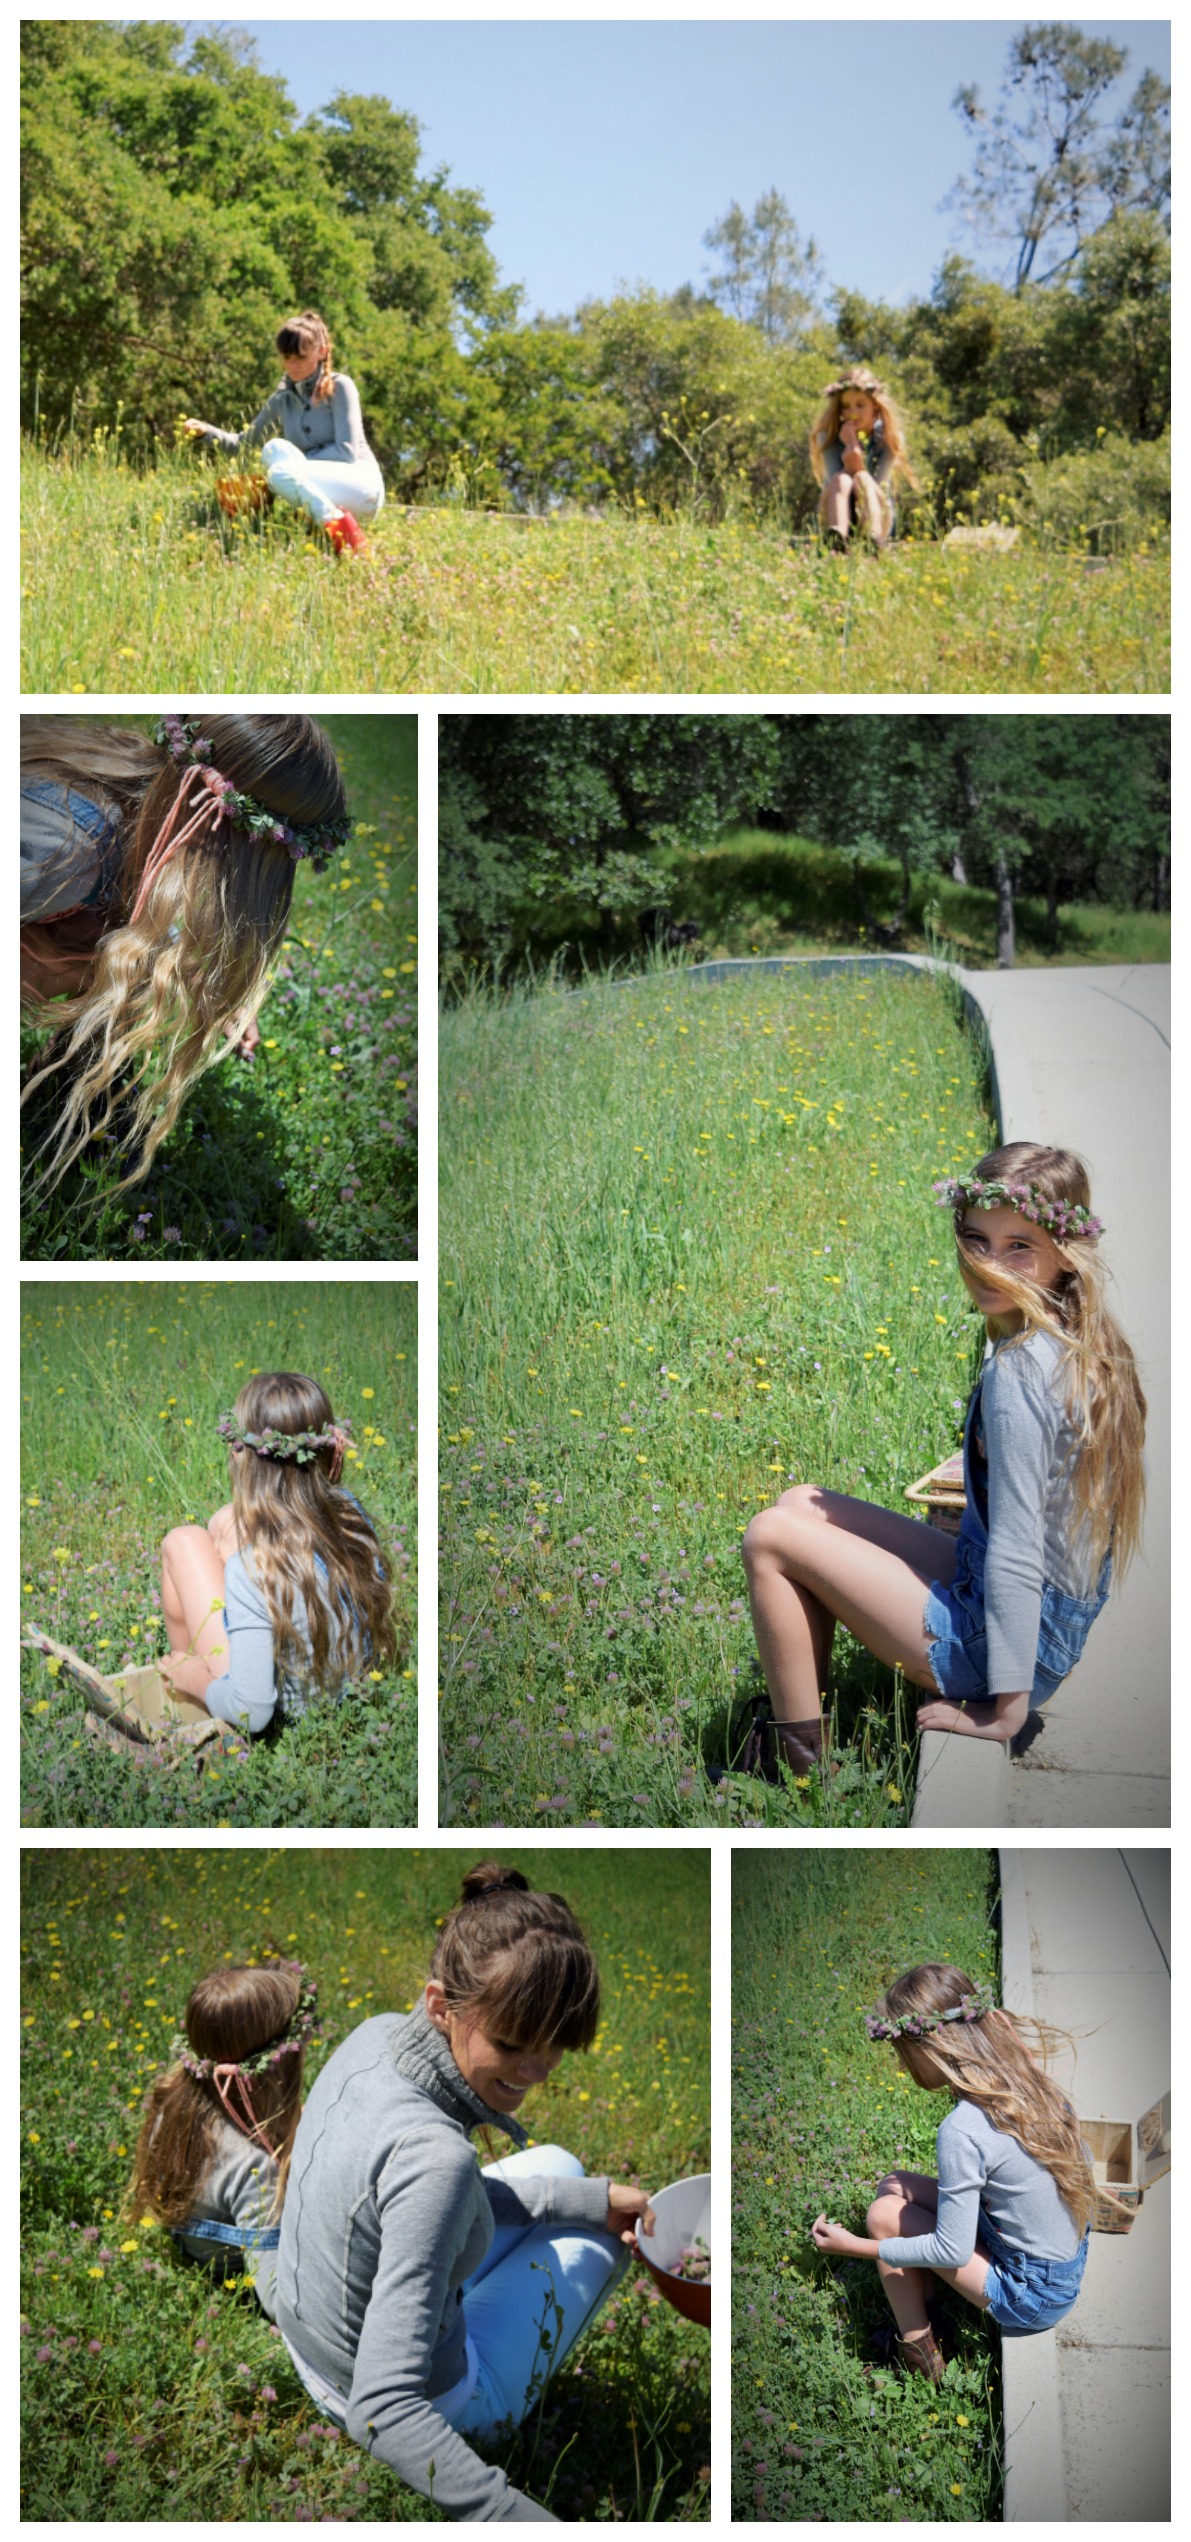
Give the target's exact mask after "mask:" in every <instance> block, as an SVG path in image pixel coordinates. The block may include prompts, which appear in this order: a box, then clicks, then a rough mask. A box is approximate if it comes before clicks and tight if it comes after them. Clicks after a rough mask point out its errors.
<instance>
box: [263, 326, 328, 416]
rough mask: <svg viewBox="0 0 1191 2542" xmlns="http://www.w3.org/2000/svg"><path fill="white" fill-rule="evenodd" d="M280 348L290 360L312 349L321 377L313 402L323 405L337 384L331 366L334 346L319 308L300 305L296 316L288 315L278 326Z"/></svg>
mask: <svg viewBox="0 0 1191 2542" xmlns="http://www.w3.org/2000/svg"><path fill="white" fill-rule="evenodd" d="M276 341H277V350H278V352H279V353H280V354H282V355H283V356H284V355H287V354H288V355H289V356H290V358H291V360H292V359H293V358H294V357H295V356H296V355H298V354H301V353H313V354H314V355H315V357H316V359H317V361H318V366H319V369H318V378H317V380H316V381H315V384H314V403H315V405H316V406H321V404H322V402H323V399H324V398H325V397H329V396H330V394H331V391H332V389H333V388H334V386H335V374H334V371H333V370H332V368H331V356H332V352H333V350H334V348H333V346H332V343H331V337H330V331H329V329H328V326H327V322H326V319H325V318H322V317H320V316H319V313H318V310H317V309H300V310H299V311H298V314H297V316H296V317H293V318H285V319H283V320H282V323H281V325H280V326H279V327H278V329H277V339H276Z"/></svg>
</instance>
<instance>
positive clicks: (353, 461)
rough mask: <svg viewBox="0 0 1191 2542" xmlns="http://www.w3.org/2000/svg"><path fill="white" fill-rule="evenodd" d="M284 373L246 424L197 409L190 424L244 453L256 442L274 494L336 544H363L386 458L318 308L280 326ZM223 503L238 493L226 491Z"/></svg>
mask: <svg viewBox="0 0 1191 2542" xmlns="http://www.w3.org/2000/svg"><path fill="white" fill-rule="evenodd" d="M277 350H278V352H279V353H280V355H281V360H282V367H283V369H284V371H285V378H284V380H282V381H281V383H280V384H279V386H278V387H277V388H275V389H274V391H273V394H272V396H271V397H269V398H266V400H265V403H264V405H263V406H262V407H261V410H260V413H259V415H254V416H253V419H252V422H251V423H250V424H248V425H246V427H245V429H244V431H243V432H239V433H234V432H223V431H221V430H220V427H219V425H218V424H205V423H203V422H202V420H201V418H200V417H199V416H197V415H188V416H187V417H186V421H185V425H184V430H185V431H186V432H188V433H189V434H190V435H191V438H192V439H193V440H195V441H201V442H202V443H203V444H204V445H205V447H206V448H207V449H209V450H225V451H228V452H230V453H231V455H232V456H233V457H235V458H239V457H240V456H241V454H242V453H243V452H244V451H246V450H258V449H259V451H260V454H261V466H262V468H263V469H264V472H265V480H266V483H267V485H268V487H269V491H270V493H271V494H273V495H275V496H276V497H277V499H278V501H279V502H281V503H293V504H296V505H297V506H298V508H299V510H300V511H303V512H308V513H309V514H310V517H311V519H312V520H313V521H316V522H317V523H318V526H319V528H320V529H321V530H323V531H324V532H325V534H326V536H327V538H328V539H329V540H330V542H331V545H332V547H334V548H336V549H338V551H339V553H340V554H342V553H343V551H344V549H345V548H347V549H354V550H357V551H359V550H362V549H363V548H364V547H365V546H366V544H367V542H366V540H365V538H364V533H363V531H362V530H361V528H360V523H361V521H374V520H375V519H376V517H377V515H378V513H379V512H380V510H381V508H382V506H383V504H384V499H385V488H384V480H383V478H382V476H381V472H380V464H379V462H378V460H377V459H376V457H375V454H374V453H373V452H372V451H371V450H370V449H369V447H368V443H367V440H366V438H365V434H364V418H363V415H362V414H361V412H360V394H359V390H358V389H357V387H356V383H355V381H354V380H352V379H349V378H348V375H347V372H346V371H336V370H333V369H332V367H331V352H332V346H331V338H330V335H329V333H328V331H327V326H326V322H325V320H324V319H322V318H320V316H319V313H318V311H317V309H303V310H302V311H301V312H300V314H299V315H298V316H296V317H293V318H287V319H286V321H285V324H284V325H283V326H281V327H279V328H278V331H277ZM219 499H220V502H221V503H222V504H223V507H224V510H225V511H228V512H230V513H233V514H234V513H235V511H236V510H237V509H238V502H237V496H236V493H235V491H234V489H233V490H230V491H229V490H227V489H226V488H225V489H224V490H222V491H221V493H220V498H219Z"/></svg>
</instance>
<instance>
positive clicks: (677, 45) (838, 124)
mask: <svg viewBox="0 0 1191 2542" xmlns="http://www.w3.org/2000/svg"><path fill="white" fill-rule="evenodd" d="M225 23H227V21H225ZM232 23H235V24H237V25H239V26H243V27H245V28H246V29H247V31H248V32H249V33H250V34H252V35H253V36H254V37H255V38H256V40H257V43H258V46H259V49H260V55H261V59H262V61H263V63H264V65H265V67H266V68H267V69H269V70H271V71H276V72H279V73H280V74H281V76H282V77H283V78H284V79H285V81H286V84H287V86H288V88H289V91H290V94H291V96H292V97H293V98H294V100H295V103H296V104H297V105H298V107H299V108H300V110H301V111H302V112H303V113H306V112H310V111H313V110H314V109H316V108H318V107H321V106H325V105H326V104H327V103H328V102H329V100H330V98H331V96H332V94H333V93H334V91H335V90H336V89H338V88H343V89H346V90H349V91H363V92H365V93H370V94H379V95H382V96H385V97H388V98H389V99H391V101H392V103H393V104H394V105H396V106H400V107H403V108H405V109H406V110H408V111H410V112H412V113H413V114H415V115H417V117H418V118H419V121H420V122H421V124H422V126H423V151H424V155H425V158H426V160H427V161H428V162H429V163H430V164H432V165H434V166H438V165H442V164H445V165H446V166H448V167H449V168H450V169H451V171H452V174H453V175H454V177H455V178H456V180H457V181H458V182H459V183H461V184H466V185H470V186H474V187H476V188H477V190H478V191H479V192H480V194H482V196H483V197H484V200H485V203H486V205H487V208H488V210H489V211H490V212H491V213H492V215H493V226H492V229H491V231H490V233H489V243H490V245H491V247H492V249H493V252H494V254H495V256H496V259H497V262H498V264H499V266H500V269H501V276H502V279H503V280H505V281H508V282H519V283H521V284H522V285H523V286H524V288H525V292H526V303H527V310H528V312H529V313H532V312H533V311H535V310H537V309H545V310H547V311H549V312H550V313H552V314H555V313H559V312H562V311H566V310H571V309H573V308H575V307H576V305H577V304H578V302H579V301H580V300H582V299H584V298H588V297H597V298H599V297H603V296H605V295H607V294H608V293H610V292H612V291H613V290H615V288H616V287H617V285H618V284H622V283H624V284H629V285H632V284H634V283H638V282H644V283H650V284H653V285H654V286H655V287H656V288H657V289H658V290H660V291H670V290H674V289H676V288H677V287H678V285H679V284H680V283H683V282H693V283H700V282H702V281H704V280H705V279H706V272H707V266H708V259H707V253H706V250H705V249H704V247H703V245H702V239H703V233H704V231H705V230H706V229H707V228H708V227H709V226H710V224H711V223H712V221H713V220H715V219H716V218H717V216H718V215H719V214H720V213H722V212H724V211H726V209H727V207H728V205H729V203H730V202H731V201H732V200H733V198H734V197H735V199H736V200H737V201H739V202H741V203H743V204H744V205H745V206H746V208H751V206H752V204H753V203H754V202H755V201H756V199H757V197H758V195H760V194H761V193H763V192H764V191H765V190H766V189H767V188H768V187H770V186H776V187H777V188H778V190H779V192H781V193H782V194H784V195H785V197H786V200H787V202H788V203H789V205H790V207H791V210H792V211H793V213H794V215H795V217H796V219H797V221H798V223H799V226H800V228H801V229H802V231H803V234H804V235H805V234H806V233H807V232H808V231H810V232H812V233H813V234H814V236H815V238H816V239H817V241H818V243H819V246H820V248H821V249H822V252H823V255H824V259H825V263H826V268H827V274H828V277H829V279H830V280H831V281H832V282H835V283H842V284H847V285H849V286H851V287H852V288H854V289H856V290H859V291H862V292H864V293H866V294H867V295H869V296H871V297H874V298H883V299H892V300H903V299H907V298H909V297H911V296H913V295H915V294H917V293H921V292H924V291H925V290H927V289H928V288H929V285H930V282H931V278H932V276H933V274H934V273H935V271H936V270H937V268H938V266H939V263H940V262H941V259H942V258H943V256H944V255H945V254H946V253H947V252H948V250H949V249H951V248H955V247H962V248H964V250H965V252H967V253H969V254H971V255H972V256H973V258H974V261H976V262H977V263H979V264H981V265H982V266H983V268H984V269H985V270H986V271H989V272H994V273H996V272H1001V271H1003V270H1004V266H1005V259H1006V257H1007V254H1008V250H1007V249H1004V248H1002V247H1001V246H1000V245H999V244H998V243H997V242H995V241H990V242H987V243H982V242H979V241H973V240H971V239H967V238H965V236H964V234H963V232H962V231H961V229H960V228H959V226H958V222H957V218H956V216H955V215H954V214H948V213H944V212H942V211H941V210H940V209H939V206H940V204H941V202H942V198H943V196H944V195H945V194H946V192H947V190H948V188H949V186H950V185H951V183H952V181H953V179H954V178H955V177H956V176H957V175H958V174H959V173H960V171H961V170H962V169H964V168H965V167H966V166H967V165H968V163H969V158H970V150H969V145H968V142H967V139H966V137H965V134H964V131H963V129H962V127H961V125H960V123H959V120H958V118H957V117H956V116H955V115H954V114H953V113H952V111H951V99H952V97H953V96H954V93H955V90H956V88H957V87H958V86H959V84H960V82H961V81H964V82H966V81H975V82H977V84H978V85H979V86H980V88H981V90H982V91H983V94H984V97H985V101H986V102H987V103H991V102H992V101H993V99H994V98H995V95H996V93H997V90H998V88H999V86H1000V81H1001V75H1002V71H1003V68H1004V63H1005V56H1006V52H1007V48H1008V44H1009V39H1010V36H1011V35H1012V34H1013V32H1014V31H1015V29H1016V28H1017V27H1018V26H1020V25H1022V24H1025V23H1027V22H1026V21H1024V20H1012V19H1001V20H995V21H993V20H987V19H980V20H968V21H956V20H938V19H934V20H932V19H917V20H912V21H908V20H874V21H868V22H862V21H853V20H848V19H845V18H836V19H832V20H829V21H823V20H807V21H802V22H798V21H791V20H785V21H773V22H766V21H759V20H758V21H752V22H749V23H744V24H731V23H728V22H725V21H719V22H717V21H713V20H697V19H696V20H691V19H686V20H672V21H653V22H645V23H642V22H640V21H632V22H623V21H613V20H605V21H591V20H587V21H566V20H528V21H527V20H522V21H520V22H516V21H492V20H488V21H482V20H480V21H477V20H470V21H463V22H447V21H442V20H440V21H437V22H430V21H419V22H414V23H409V24H402V23H401V22H400V21H398V20H395V19H393V18H384V19H375V20H366V19H355V20H353V19H348V20H345V21H344V22H342V23H337V22H332V21H320V20H317V19H313V18H312V19H308V20H292V19H254V18H246V19H237V20H235V21H232ZM1074 23H1076V24H1078V25H1079V26H1080V27H1081V28H1082V29H1083V30H1084V31H1085V32H1086V33H1088V34H1095V35H1097V36H1106V37H1109V38H1111V39H1112V40H1113V41H1114V42H1116V43H1119V44H1120V45H1122V46H1123V47H1124V48H1125V49H1126V50H1127V52H1128V56H1129V60H1128V64H1127V68H1126V72H1125V76H1124V79H1123V81H1122V82H1121V83H1120V98H1121V102H1122V103H1123V102H1124V97H1125V95H1126V94H1127V93H1128V92H1129V90H1130V88H1131V87H1132V84H1133V82H1134V81H1135V80H1136V79H1137V78H1138V77H1139V76H1140V74H1141V72H1142V71H1143V70H1144V69H1147V68H1148V69H1154V70H1157V71H1160V72H1161V73H1162V74H1163V76H1165V77H1169V69H1170V29H1169V24H1168V23H1167V22H1165V21H1157V20H1142V19H1133V20H1129V19H1079V20H1077V21H1075V22H1074ZM191 24H192V25H193V24H194V21H192V22H191Z"/></svg>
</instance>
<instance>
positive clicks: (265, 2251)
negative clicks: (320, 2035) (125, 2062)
mask: <svg viewBox="0 0 1191 2542" xmlns="http://www.w3.org/2000/svg"><path fill="white" fill-rule="evenodd" d="M317 1993H318V1989H317V1987H316V1986H315V1983H314V1980H313V1978H308V1977H307V1975H306V1972H305V1969H304V1968H302V1967H301V1966H300V1965H299V1963H298V1961H296V1960H277V1959H271V1960H267V1961H265V1962H264V1963H263V1964H262V1965H261V1966H259V1967H256V1966H248V1967H243V1968H216V1969H213V1970H212V1972H211V1974H210V1976H209V1977H202V1978H200V1979H199V1982H198V1985H197V1986H196V1987H194V1989H193V1991H192V1993H191V1996H190V2000H189V2002H188V2003H187V2006H186V2031H185V2036H184V2037H179V2038H176V2039H175V2041H174V2050H173V2053H174V2060H175V2062H174V2063H173V2065H171V2066H170V2067H169V2068H168V2069H167V2071H166V2072H165V2073H164V2074H160V2075H158V2078H157V2081H156V2082H155V2083H154V2084H153V2086H152V2088H151V2090H150V2091H149V2094H148V2096H147V2100H146V2104H145V2116H144V2119H143V2121H142V2124H141V2132H140V2136H139V2138H138V2141H137V2149H136V2160H135V2163H134V2166H133V2174H132V2179H131V2181H130V2183H129V2187H128V2195H127V2199H126V2202H125V2203H126V2206H127V2210H128V2213H129V2214H130V2215H131V2216H132V2217H133V2218H137V2217H140V2216H146V2215H151V2216H154V2217H156V2220H157V2222H158V2223H159V2224H166V2225H168V2226H169V2228H170V2231H171V2233H172V2234H173V2235H174V2238H175V2240H176V2241H177V2243H178V2244H179V2247H180V2248H181V2249H182V2250H183V2251H185V2252H186V2254H187V2256H188V2257H189V2258H190V2259H196V2260H204V2261H205V2262H206V2263H207V2265H208V2266H209V2267H211V2268H212V2269H213V2270H214V2271H215V2272H216V2274H217V2275H219V2276H237V2277H238V2276H241V2275H248V2276H250V2277H251V2278H252V2281H253V2284H254V2286H255V2288H256V2292H257V2296H258V2298H259V2301H260V2303H261V2304H262V2305H263V2307H264V2310H265V2311H266V2312H267V2313H268V2314H269V2316H270V2318H272V2315H273V2311H274V2289H275V2286H276V2279H277V2245H278V2242H279V2241H280V2238H281V2233H280V2227H279V2224H278V2221H277V2219H278V2217H279V2216H280V2214H281V2207H282V2201H283V2199H284V2197H285V2184H286V2181H287V2179H288V2176H289V2167H290V2156H291V2154H292V2152H293V2146H294V2137H295V2135H296V2133H297V2127H298V2118H299V2114H300V2111H301V2107H302V2061H303V2056H304V2052H305V2047H306V2041H307V2040H308V2039H309V2038H310V2037H311V2035H312V2033H313V2032H314V2031H315V2030H317V2028H318V2017H317V2014H316V2011H315V2003H316V2000H317Z"/></svg>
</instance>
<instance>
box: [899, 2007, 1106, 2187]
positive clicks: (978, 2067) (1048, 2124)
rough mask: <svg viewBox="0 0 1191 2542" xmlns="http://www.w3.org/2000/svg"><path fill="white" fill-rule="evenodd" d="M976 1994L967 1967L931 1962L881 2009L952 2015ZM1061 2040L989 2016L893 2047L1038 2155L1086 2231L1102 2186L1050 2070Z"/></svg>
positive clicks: (1005, 2017)
mask: <svg viewBox="0 0 1191 2542" xmlns="http://www.w3.org/2000/svg"><path fill="white" fill-rule="evenodd" d="M975 1992H976V1989H975V1987H974V1986H973V1984H972V1980H971V1978H970V1977H965V1975H964V1973H963V1970H962V1969H960V1968H951V1967H948V1966H946V1965H945V1964H944V1963H943V1962H942V1961H939V1960H928V1961H926V1962H924V1963H923V1965H922V1966H921V1967H919V1968H909V1969H907V1970H906V1973H905V1976H904V1977H897V1978H895V1979H894V1982H893V1984H892V1986H888V1987H886V1990H885V1993H884V1995H883V1996H882V1998H881V2001H880V2004H879V2006H878V2010H879V2011H880V2012H882V2013H884V2014H885V2015H887V2016H888V2018H889V2019H890V2020H892V2021H896V2020H897V2018H898V2017H899V2015H900V2014H903V2013H937V2012H948V2011H950V2009H951V2007H952V2005H953V2004H959V2003H962V2001H963V1998H964V1996H965V1995H973V1994H975ZM1027 2031H1028V2032H1030V2033H1031V2034H1032V2035H1033V2037H1034V2038H1035V2040H1036V2042H1037V2052H1036V2053H1035V2052H1034V2051H1032V2050H1031V2049H1030V2048H1029V2047H1028V2046H1027V2044H1026V2033H1027ZM1061 2036H1062V2034H1061V2032H1059V2031H1057V2030H1054V2029H1053V2028H1051V2026H1050V2025H1049V2024H1048V2023H1045V2022H1036V2021H1031V2020H1027V2019H1025V2018H1024V2016H1021V2015H1019V2014H1016V2013H1009V2012H986V2013H983V2014H982V2015H981V2017H980V2019H979V2020H978V2021H947V2022H942V2023H940V2025H939V2027H938V2028H937V2029H935V2030H931V2031H929V2032H928V2033H927V2036H926V2037H925V2038H924V2039H921V2040H917V2039H912V2038H904V2037H903V2038H900V2039H896V2040H894V2042H893V2045H894V2047H895V2048H896V2050H897V2054H898V2056H899V2058H900V2059H901V2062H902V2064H903V2065H904V2066H905V2068H906V2071H907V2073H908V2074H912V2075H913V2077H914V2080H915V2082H917V2083H922V2084H923V2085H924V2086H925V2088H926V2089H927V2090H930V2089H931V2088H932V2078H931V2075H930V2067H931V2066H933V2067H936V2068H937V2069H938V2071H939V2073H940V2074H941V2075H942V2076H943V2078H944V2081H945V2083H946V2086H947V2089H948V2091H949V2092H952V2093H954V2095H955V2098H956V2100H964V2101H972V2102H974V2104H975V2106H976V2108H977V2109H981V2110H983V2111H984V2114H985V2116H986V2118H987V2119H988V2120H989V2122H990V2125H992V2126H993V2127H995V2128H997V2129H998V2130H999V2132H1000V2134H1001V2135H1002V2136H1012V2138H1013V2140H1014V2143H1015V2144H1017V2145H1020V2146H1021V2148H1022V2150H1023V2152H1024V2153H1027V2154H1032V2155H1033V2157H1034V2160H1035V2162H1039V2163H1041V2165H1042V2168H1043V2170H1044V2171H1049V2173H1050V2175H1051V2178H1052V2180H1053V2181H1054V2182H1055V2184H1056V2186H1057V2188H1058V2191H1059V2195H1060V2197H1061V2198H1062V2200H1063V2203H1064V2205H1065V2206H1066V2207H1067V2208H1068V2210H1069V2212H1070V2215H1071V2219H1072V2222H1073V2223H1074V2225H1075V2229H1076V2231H1077V2233H1080V2234H1082V2233H1083V2232H1084V2231H1085V2230H1086V2228H1087V2226H1088V2225H1089V2224H1090V2222H1091V2219H1092V2216H1093V2214H1094V2213H1095V2208H1096V2184H1095V2181H1094V2180H1093V2177H1092V2171H1091V2165H1090V2164H1089V2162H1088V2158H1087V2155H1086V2154H1085V2152H1084V2149H1083V2140H1082V2138H1081V2136H1080V2132H1079V2120H1078V2118H1077V2117H1076V2115H1075V2111H1074V2110H1073V2108H1072V2106H1071V2103H1070V2101H1069V2100H1068V2099H1067V2096H1066V2094H1065V2093H1064V2092H1061V2091H1060V2090H1059V2087H1058V2084H1057V2083H1055V2082H1054V2081H1053V2079H1052V2077H1051V2076H1050V2075H1049V2074H1048V2073H1047V2072H1046V2070H1045V2069H1046V2062H1047V2061H1048V2060H1049V2058H1050V2057H1051V2056H1052V2055H1053V2051H1054V2048H1055V2045H1056V2044H1057V2042H1058V2040H1059V2039H1060V2038H1061ZM924 2059H929V2065H926V2064H924V2062H923V2060H924ZM1039 2059H1041V2060H1042V2061H1041V2062H1039Z"/></svg>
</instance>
